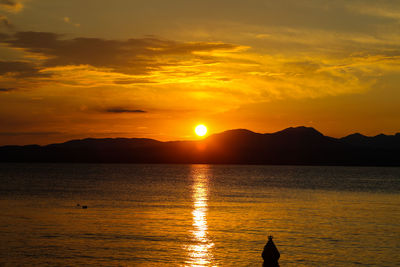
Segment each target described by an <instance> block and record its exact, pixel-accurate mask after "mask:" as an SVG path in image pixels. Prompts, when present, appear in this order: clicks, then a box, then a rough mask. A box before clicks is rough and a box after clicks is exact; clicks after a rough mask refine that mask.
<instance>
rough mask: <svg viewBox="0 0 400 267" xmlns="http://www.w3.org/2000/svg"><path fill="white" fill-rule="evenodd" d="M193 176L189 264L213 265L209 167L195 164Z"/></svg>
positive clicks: (188, 249)
mask: <svg viewBox="0 0 400 267" xmlns="http://www.w3.org/2000/svg"><path fill="white" fill-rule="evenodd" d="M191 178H192V180H193V185H192V198H193V211H192V218H193V223H192V225H193V230H192V244H191V245H189V246H187V251H188V259H187V261H186V264H187V266H210V265H212V253H211V251H210V249H211V248H212V247H213V246H214V243H213V242H212V241H211V240H210V239H209V237H208V225H207V210H208V203H207V202H208V167H207V166H193V169H192V173H191Z"/></svg>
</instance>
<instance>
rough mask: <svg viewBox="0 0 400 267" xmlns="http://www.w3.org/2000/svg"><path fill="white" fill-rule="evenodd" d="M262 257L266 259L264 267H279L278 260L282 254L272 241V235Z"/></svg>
mask: <svg viewBox="0 0 400 267" xmlns="http://www.w3.org/2000/svg"><path fill="white" fill-rule="evenodd" d="M261 256H262V257H263V259H264V264H263V266H264V267H279V263H278V260H279V257H280V256H281V254H280V253H279V251H278V249H277V248H276V246H275V244H274V241H272V236H271V235H270V236H269V237H268V242H267V244H266V245H265V247H264V250H263V252H262V254H261Z"/></svg>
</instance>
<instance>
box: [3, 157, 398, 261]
mask: <svg viewBox="0 0 400 267" xmlns="http://www.w3.org/2000/svg"><path fill="white" fill-rule="evenodd" d="M78 203H79V204H80V205H81V206H82V205H87V206H88V208H87V209H82V208H81V207H79V206H77V204H78ZM268 235H273V236H274V241H275V244H276V246H277V248H278V249H279V251H280V252H281V259H280V261H279V262H280V264H281V266H282V267H284V266H400V168H365V167H364V168H358V167H299V166H228V165H225V166H221V165H129V164H127V165H112V164H103V165H101V164H98V165H96V164H88V165H85V164H0V266H2V265H5V266H16V265H17V266H46V265H48V266H82V265H96V266H261V265H262V258H261V256H260V254H261V252H262V249H263V247H264V245H265V243H266V242H267V239H268V238H267V236H268Z"/></svg>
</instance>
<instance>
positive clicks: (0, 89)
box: [0, 88, 15, 92]
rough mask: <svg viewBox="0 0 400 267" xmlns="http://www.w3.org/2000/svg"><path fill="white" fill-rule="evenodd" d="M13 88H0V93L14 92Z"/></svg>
mask: <svg viewBox="0 0 400 267" xmlns="http://www.w3.org/2000/svg"><path fill="white" fill-rule="evenodd" d="M14 90H15V88H0V92H10V91H14Z"/></svg>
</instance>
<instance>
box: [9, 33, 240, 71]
mask: <svg viewBox="0 0 400 267" xmlns="http://www.w3.org/2000/svg"><path fill="white" fill-rule="evenodd" d="M2 39H3V42H4V43H6V44H7V45H8V46H11V47H14V48H22V49H25V50H26V51H28V52H31V53H36V54H40V55H43V56H45V57H47V59H46V60H44V62H43V65H44V66H46V67H53V66H65V65H91V66H94V67H104V68H111V69H113V70H114V71H116V72H120V73H125V74H146V73H148V72H150V71H152V70H156V69H159V68H160V67H162V66H169V65H178V64H179V63H180V59H177V58H176V57H175V58H174V59H171V58H170V59H168V56H180V57H184V56H190V57H198V59H199V60H201V57H200V56H197V55H196V52H207V51H214V50H233V49H235V48H237V46H236V45H232V44H225V43H207V42H202V43H200V42H197V43H181V42H175V41H170V40H161V39H156V38H141V39H128V40H125V41H119V40H106V39H100V38H75V39H62V35H59V34H55V33H51V32H18V33H16V34H15V35H14V36H10V37H9V38H7V39H4V36H3V38H2Z"/></svg>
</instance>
